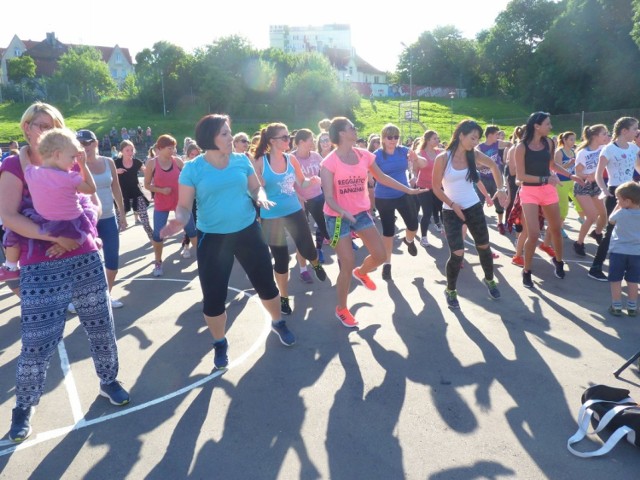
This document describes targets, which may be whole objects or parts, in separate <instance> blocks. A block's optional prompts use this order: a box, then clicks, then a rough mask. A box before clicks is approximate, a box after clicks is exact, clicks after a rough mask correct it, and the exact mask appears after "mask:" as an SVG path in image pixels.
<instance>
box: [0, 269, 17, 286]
mask: <svg viewBox="0 0 640 480" xmlns="http://www.w3.org/2000/svg"><path fill="white" fill-rule="evenodd" d="M16 278H20V269H19V268H16V269H13V268H9V267H7V266H6V265H2V266H0V282H6V281H7V280H15V279H16Z"/></svg>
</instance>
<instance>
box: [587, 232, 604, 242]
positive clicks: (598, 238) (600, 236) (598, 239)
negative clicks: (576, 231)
mask: <svg viewBox="0 0 640 480" xmlns="http://www.w3.org/2000/svg"><path fill="white" fill-rule="evenodd" d="M589 236H590V237H591V238H593V239H594V240H595V241H596V243H597V244H598V245H600V242H602V239H603V238H604V235H603V234H602V233H598V232H596V231H595V230H591V232H590V233H589Z"/></svg>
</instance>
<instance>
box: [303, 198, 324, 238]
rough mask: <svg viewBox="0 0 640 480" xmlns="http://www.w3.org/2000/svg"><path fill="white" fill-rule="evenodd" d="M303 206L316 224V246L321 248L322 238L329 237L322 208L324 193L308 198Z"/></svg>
mask: <svg viewBox="0 0 640 480" xmlns="http://www.w3.org/2000/svg"><path fill="white" fill-rule="evenodd" d="M304 205H305V208H306V209H307V211H308V212H309V213H310V214H311V216H312V217H313V219H314V220H315V222H316V225H318V230H316V248H322V240H323V239H325V238H326V239H327V240H328V239H329V232H327V224H326V222H325V221H324V212H323V211H322V208H323V207H324V195H323V194H320V195H318V196H317V197H314V198H310V199H309V200H307V201H306V202H305V203H304ZM318 233H319V234H320V238H319V237H318Z"/></svg>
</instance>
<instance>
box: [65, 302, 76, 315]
mask: <svg viewBox="0 0 640 480" xmlns="http://www.w3.org/2000/svg"><path fill="white" fill-rule="evenodd" d="M67 312H69V313H71V314H72V315H75V314H76V307H74V306H73V303H70V304H69V305H68V306H67Z"/></svg>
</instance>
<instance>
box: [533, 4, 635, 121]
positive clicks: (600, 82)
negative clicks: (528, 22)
mask: <svg viewBox="0 0 640 480" xmlns="http://www.w3.org/2000/svg"><path fill="white" fill-rule="evenodd" d="M631 11H632V2H631V0H608V1H603V0H569V2H568V3H567V5H566V9H565V11H564V12H563V13H562V15H560V17H559V18H558V20H557V21H556V22H555V23H554V25H553V27H552V28H551V29H550V30H549V32H548V33H547V35H546V36H545V39H544V40H543V41H542V43H540V45H539V48H538V49H537V50H536V52H535V54H534V56H533V58H532V61H531V62H530V67H529V70H528V75H527V77H528V80H527V82H523V84H522V86H523V93H524V98H525V99H526V100H528V101H529V102H531V103H533V104H534V105H535V106H536V107H539V108H545V109H549V110H551V111H554V112H575V111H579V110H610V109H617V108H624V107H627V106H629V104H630V97H629V92H630V91H632V89H633V88H634V87H635V86H637V85H639V84H640V71H639V70H638V68H637V66H638V65H639V64H640V50H639V49H638V45H636V44H635V43H634V41H633V39H632V36H631V32H632V30H633V27H634V24H633V18H632V16H631V15H630V12H631Z"/></svg>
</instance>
